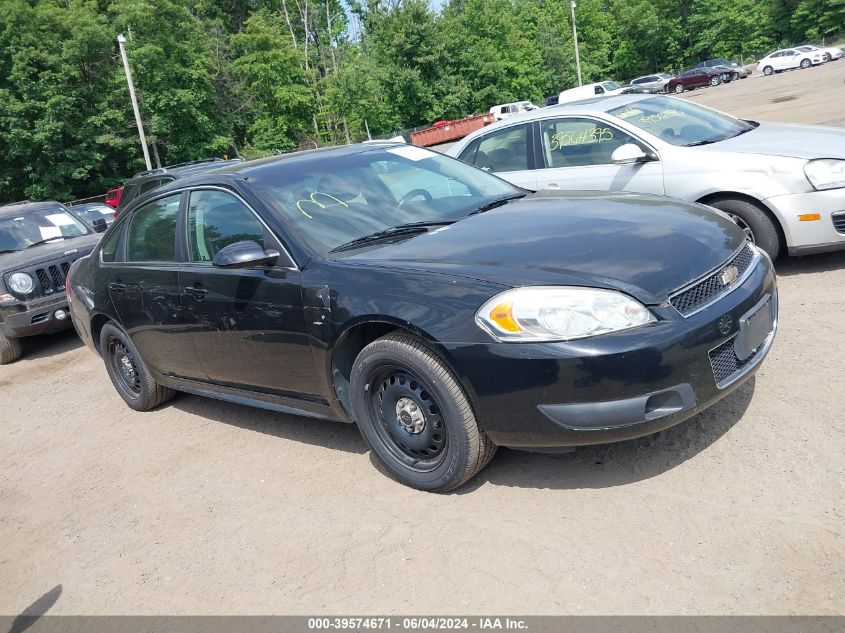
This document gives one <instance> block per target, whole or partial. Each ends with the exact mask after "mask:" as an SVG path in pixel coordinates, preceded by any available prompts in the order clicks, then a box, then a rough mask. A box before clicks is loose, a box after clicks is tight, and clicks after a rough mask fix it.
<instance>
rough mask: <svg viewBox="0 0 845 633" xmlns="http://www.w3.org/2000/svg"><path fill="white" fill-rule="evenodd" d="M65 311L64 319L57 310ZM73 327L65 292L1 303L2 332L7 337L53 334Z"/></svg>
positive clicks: (0, 331)
mask: <svg viewBox="0 0 845 633" xmlns="http://www.w3.org/2000/svg"><path fill="white" fill-rule="evenodd" d="M58 310H62V311H64V314H65V317H64V319H59V318H57V316H56V311H58ZM69 327H71V320H70V313H69V311H68V305H67V298H66V297H65V295H64V293H60V294H58V295H50V296H48V297H43V298H40V299H34V300H32V301H27V302H25V303H24V302H14V303H2V304H0V333H2V334H3V335H4V336H5V337H7V338H22V337H25V336H35V335H37V334H51V333H53V332H59V331H61V330H65V329H67V328H69Z"/></svg>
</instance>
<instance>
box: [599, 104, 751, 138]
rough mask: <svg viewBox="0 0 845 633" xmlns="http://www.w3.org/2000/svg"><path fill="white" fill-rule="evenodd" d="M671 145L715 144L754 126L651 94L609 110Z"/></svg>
mask: <svg viewBox="0 0 845 633" xmlns="http://www.w3.org/2000/svg"><path fill="white" fill-rule="evenodd" d="M608 114H612V115H613V116H615V117H618V118H620V119H622V120H624V121H627V122H628V123H630V124H632V125H635V126H637V127H638V128H641V129H643V130H645V131H646V132H649V133H651V134H654V135H655V136H657V137H659V138H661V139H663V140H664V141H666V142H667V143H671V144H672V145H681V146H685V147H692V146H694V145H706V144H709V143H717V142H719V141H723V140H725V139H726V138H731V137H733V136H737V135H739V134H742V133H743V132H747V131H748V130H752V129H754V128H755V127H757V124H756V123H752V122H749V121H742V120H740V119H736V118H734V117H732V116H729V115H727V114H722V113H721V112H715V111H713V110H710V109H708V108H702V107H701V106H698V105H695V104H693V103H690V102H688V101H684V100H682V99H673V98H671V97H653V98H651V99H643V100H641V101H635V102H633V103H629V104H628V105H624V106H620V107H618V108H613V109H612V110H609V111H608Z"/></svg>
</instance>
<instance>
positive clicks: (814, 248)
mask: <svg viewBox="0 0 845 633" xmlns="http://www.w3.org/2000/svg"><path fill="white" fill-rule="evenodd" d="M764 202H765V203H766V204H767V205H768V206H769V208H771V209H772V211H773V212H774V213H775V215H776V216H777V217H778V219H779V220H780V222H781V226H782V227H783V232H784V236H785V237H786V245H787V248H788V249H789V254H790V255H807V254H810V253H821V252H825V251H835V250H840V249H845V232H842V233H840V232H839V231H837V229H836V225H835V224H834V216H837V217H839V216H838V214H843V213H845V188H840V189H828V190H827V191H811V192H807V193H791V194H785V195H782V196H772V197H771V198H766V199H765V200H764ZM812 213H818V214H819V219H818V220H811V221H801V220H800V219H799V216H800V215H805V214H812Z"/></svg>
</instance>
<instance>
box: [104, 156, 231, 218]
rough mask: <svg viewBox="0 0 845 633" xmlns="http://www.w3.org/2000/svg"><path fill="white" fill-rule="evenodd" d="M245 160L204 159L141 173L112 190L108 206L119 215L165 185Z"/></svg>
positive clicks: (109, 194) (108, 196)
mask: <svg viewBox="0 0 845 633" xmlns="http://www.w3.org/2000/svg"><path fill="white" fill-rule="evenodd" d="M242 162H243V158H231V159H228V158H204V159H202V160H195V161H191V162H189V163H179V164H177V165H169V166H167V167H159V168H158V169H152V170H150V171H141V172H138V173H137V174H135V175H134V176H132V178H130V179H129V180H127V181H126V183H125V184H124V185H123V186H122V187H116V188H114V189H110V190H109V192H108V193H107V194H106V204H107V205H109V206H111V207H114V208H115V209H116V210H117V213H116V214H115V215H119V214H120V212H121V211H123V209H125V208H126V207H127V205H128V204H129V203H130V202H132V201H133V200H135V199H136V198H138V197H139V196H142V195H143V194H145V193H147V192H148V191H152V190H153V189H155V188H157V187H160V186H161V185H165V184H167V183H169V182H173V181H174V180H178V179H179V178H184V177H185V176H193V175H194V174H201V173H202V172H204V171H209V170H211V169H217V168H219V167H224V166H226V165H235V164H237V163H242Z"/></svg>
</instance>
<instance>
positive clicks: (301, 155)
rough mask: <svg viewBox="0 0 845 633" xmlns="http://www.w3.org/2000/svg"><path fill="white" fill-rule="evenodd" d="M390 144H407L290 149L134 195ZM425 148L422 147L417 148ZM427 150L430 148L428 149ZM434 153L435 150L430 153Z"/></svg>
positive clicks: (249, 174) (235, 177)
mask: <svg viewBox="0 0 845 633" xmlns="http://www.w3.org/2000/svg"><path fill="white" fill-rule="evenodd" d="M392 147H408V145H407V144H406V143H400V142H397V141H383V142H368V143H356V144H354V145H340V146H334V147H321V148H318V149H309V150H302V151H297V152H290V153H288V154H280V155H274V156H268V157H266V158H258V159H255V160H249V161H241V162H238V163H236V164H229V165H226V166H223V167H218V168H217V169H211V170H204V171H202V172H198V173H194V174H191V175H190V176H187V177H185V178H180V179H179V180H176V181H173V182H170V183H167V184H164V185H162V186H161V187H156V188H155V189H153V190H152V191H150V192H147V193H145V194H144V195H142V196H140V197H139V198H137V200H146V199H147V198H148V197H151V196H157V195H159V194H161V193H166V192H168V191H172V190H174V189H182V188H184V187H190V186H192V185H204V184H215V183H220V182H231V181H233V180H238V179H241V180H242V179H245V178H249V177H255V176H260V175H262V174H263V173H264V172H265V171H270V170H272V168H274V167H276V166H277V165H280V164H284V165H289V166H291V167H295V166H305V165H308V164H309V163H314V162H318V161H320V160H324V159H326V158H335V157H338V156H352V155H354V154H363V153H365V152H375V151H378V150H380V149H389V148H392ZM420 149H425V148H420ZM430 151H431V150H430ZM433 153H434V154H437V152H433ZM131 204H132V206H135V204H136V200H133V201H132V203H131Z"/></svg>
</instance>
